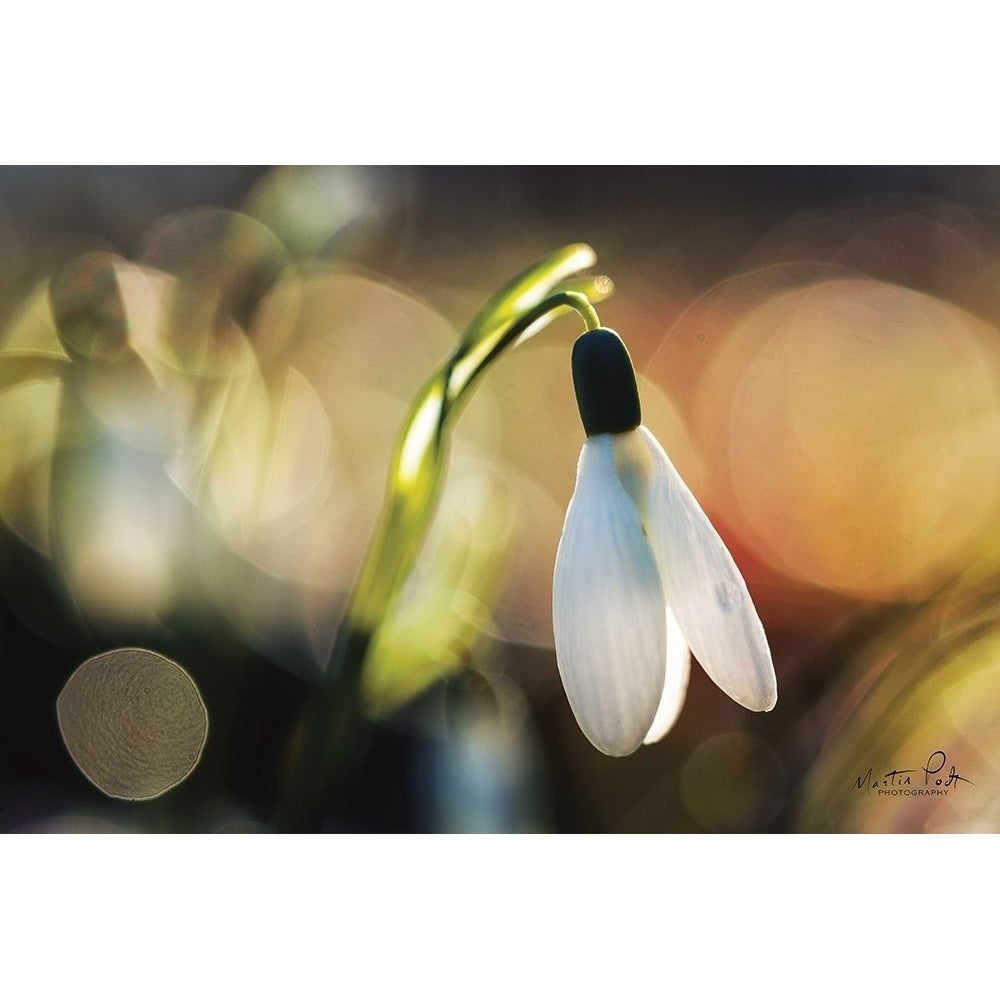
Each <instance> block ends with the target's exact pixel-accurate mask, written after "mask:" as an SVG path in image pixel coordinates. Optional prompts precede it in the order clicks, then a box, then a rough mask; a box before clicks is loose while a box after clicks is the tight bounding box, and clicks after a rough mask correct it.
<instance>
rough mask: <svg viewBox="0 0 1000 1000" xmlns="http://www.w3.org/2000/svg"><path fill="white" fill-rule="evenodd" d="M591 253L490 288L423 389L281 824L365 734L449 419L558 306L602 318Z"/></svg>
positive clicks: (566, 255)
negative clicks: (389, 620) (372, 677)
mask: <svg viewBox="0 0 1000 1000" xmlns="http://www.w3.org/2000/svg"><path fill="white" fill-rule="evenodd" d="M596 259H597V258H596V254H595V253H594V251H593V250H592V249H591V248H590V247H589V246H587V245H586V244H573V245H571V246H567V247H564V248H563V249H561V250H558V251H556V252H554V253H552V254H550V255H549V256H548V257H545V258H544V259H542V260H540V261H539V262H538V263H537V264H535V265H534V266H532V267H531V268H529V269H528V270H526V271H524V272H523V273H521V274H520V275H518V276H517V277H516V278H514V279H513V280H512V281H510V282H509V283H508V284H507V285H506V286H504V288H502V289H501V290H500V291H499V292H498V293H497V294H496V295H494V296H493V297H492V298H491V299H490V300H489V301H488V302H487V303H486V305H485V306H484V307H483V308H482V309H481V310H480V312H479V313H478V314H477V315H476V317H475V318H474V319H473V321H472V323H471V324H470V325H469V327H468V329H467V330H466V331H465V334H464V335H463V337H462V339H461V341H460V342H459V344H458V346H457V347H456V349H455V351H454V353H453V354H452V355H451V357H450V358H448V360H447V361H446V362H445V363H444V365H442V367H441V368H440V370H439V371H438V372H437V373H436V374H435V375H434V376H433V377H432V378H431V379H430V381H428V382H427V383H426V385H425V386H424V387H423V388H422V389H421V390H420V392H419V393H418V395H417V398H416V399H415V400H414V402H413V405H412V407H411V408H410V412H409V415H408V417H407V419H406V422H405V424H404V425H403V428H402V430H401V432H400V435H399V438H398V441H397V443H396V447H395V450H394V452H393V455H392V460H391V462H390V466H389V476H388V482H387V485H386V495H385V501H384V504H383V509H382V512H381V516H380V518H379V521H378V524H377V526H376V528H375V533H374V536H373V538H372V541H371V544H370V546H369V549H368V553H367V555H366V557H365V560H364V563H363V564H362V567H361V571H360V573H359V576H358V579H357V582H356V584H355V587H354V590H353V593H352V595H351V597H350V600H349V601H348V604H347V608H346V611H345V615H344V619H343V622H342V623H341V627H340V630H339V632H338V635H337V640H336V642H335V644H334V649H333V652H332V654H331V657H330V662H329V664H328V667H327V671H326V674H325V677H324V680H323V682H322V683H321V685H320V687H319V688H318V690H317V692H316V695H315V697H314V698H313V699H312V701H311V703H310V704H309V705H308V706H307V708H306V711H305V714H304V716H303V718H302V720H301V722H300V725H299V727H298V729H297V731H296V734H295V737H294V739H293V741H292V745H291V747H290V753H289V755H288V759H287V760H286V765H285V766H286V774H285V785H284V795H283V798H282V800H281V802H280V803H279V808H278V814H277V821H276V827H277V829H279V830H287V831H293V830H315V829H318V828H319V827H320V825H321V823H322V819H323V814H324V811H325V806H326V804H327V802H328V801H329V797H330V795H331V792H332V790H333V789H334V787H335V785H336V782H337V780H338V778H343V777H344V776H345V772H346V770H347V769H348V768H349V767H350V766H351V764H352V763H353V762H354V761H355V760H356V754H357V744H358V742H359V740H360V739H361V737H362V735H363V723H362V712H361V704H360V690H361V683H360V682H361V676H362V671H363V669H364V665H365V659H366V656H367V654H368V651H369V649H370V647H371V644H372V640H373V638H374V636H375V634H376V632H377V630H378V628H379V626H380V624H381V623H382V622H383V621H384V620H385V618H386V616H387V614H388V613H389V611H390V609H391V607H392V605H393V602H394V601H395V599H396V597H397V596H398V594H399V592H400V590H401V589H402V586H403V584H404V583H405V582H406V579H407V578H408V576H409V574H410V571H411V570H412V569H413V566H414V563H415V562H416V559H417V556H418V554H419V552H420V548H421V546H422V544H423V541H424V538H425V537H426V534H427V531H428V529H429V527H430V523H431V520H432V518H433V516H434V511H435V509H436V505H437V500H438V498H439V495H440V492H441V486H442V483H443V480H444V475H445V470H446V466H447V458H448V443H449V434H450V432H451V428H452V426H453V424H454V422H455V420H456V419H457V417H458V416H459V414H460V413H461V412H462V409H463V408H464V406H465V404H466V403H467V402H468V400H469V399H470V398H471V396H472V392H473V390H474V389H475V387H476V385H477V384H478V383H479V380H480V379H481V378H482V376H483V374H484V373H485V371H486V370H487V369H488V368H489V366H490V365H491V364H492V363H493V362H494V361H495V360H496V359H497V358H498V357H499V356H500V355H501V354H502V353H503V352H504V351H505V350H507V348H509V347H512V346H515V345H516V344H518V343H521V342H523V341H524V340H526V339H527V338H529V337H531V336H533V335H534V334H535V333H537V332H538V331H539V330H540V329H541V328H542V327H544V326H545V325H547V324H548V323H550V322H551V321H552V320H553V319H555V318H556V317H557V316H559V315H561V314H564V313H567V312H570V311H575V312H576V313H578V314H579V315H580V317H581V318H582V319H583V320H584V323H585V324H586V327H587V329H588V330H592V329H596V328H598V327H600V320H599V319H598V316H597V313H596V311H595V310H594V308H593V305H592V302H599V301H601V300H602V299H604V298H606V297H607V296H608V295H610V294H611V292H612V289H613V286H612V283H611V281H610V279H608V278H606V277H603V276H601V277H585V276H584V277H581V276H579V272H581V271H582V270H584V269H586V268H588V267H591V266H593V264H594V263H595V262H596Z"/></svg>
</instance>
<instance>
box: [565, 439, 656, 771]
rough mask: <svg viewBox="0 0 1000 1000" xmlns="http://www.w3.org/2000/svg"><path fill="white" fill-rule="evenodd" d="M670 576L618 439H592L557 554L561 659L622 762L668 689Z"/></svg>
mask: <svg viewBox="0 0 1000 1000" xmlns="http://www.w3.org/2000/svg"><path fill="white" fill-rule="evenodd" d="M663 608H664V602H663V590H662V587H661V585H660V575H659V572H658V571H657V568H656V563H655V561H654V559H653V554H652V552H651V551H650V548H649V543H648V542H647V541H646V538H645V536H644V535H643V532H642V525H641V523H640V521H639V514H638V512H637V511H636V508H635V505H634V504H633V503H632V501H631V499H630V498H629V496H628V494H627V493H626V492H625V490H624V489H623V488H622V485H621V483H620V482H619V479H618V473H617V470H616V468H615V459H614V453H613V451H612V446H611V438H610V436H609V435H607V434H599V435H594V436H593V437H590V438H588V439H587V441H586V443H585V444H584V446H583V451H582V452H581V453H580V464H579V467H578V469H577V478H576V490H575V492H574V494H573V499H572V500H571V501H570V505H569V510H568V511H567V512H566V523H565V524H564V525H563V534H562V538H561V540H560V542H559V550H558V552H557V553H556V567H555V575H554V578H553V586H552V626H553V631H554V632H555V640H556V660H557V662H558V664H559V674H560V676H561V677H562V681H563V686H564V687H565V689H566V695H567V697H568V698H569V703H570V707H571V708H572V709H573V714H574V715H575V716H576V720H577V722H578V723H579V724H580V728H581V729H582V730H583V732H584V735H585V736H586V737H587V739H589V740H590V742H591V743H593V744H594V746H595V747H597V749H598V750H600V751H602V752H603V753H606V754H610V755H611V756H615V757H620V756H624V755H625V754H629V753H632V751H633V750H635V749H636V748H637V747H638V746H639V745H640V744H641V743H642V741H643V737H645V735H646V733H647V732H648V731H649V727H650V725H651V724H652V722H653V717H654V715H655V714H656V707H657V704H658V703H659V700H660V694H661V693H662V691H663V681H664V669H665V662H666V645H667V636H666V618H665V615H664V613H663Z"/></svg>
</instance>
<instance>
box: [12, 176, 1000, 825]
mask: <svg viewBox="0 0 1000 1000" xmlns="http://www.w3.org/2000/svg"><path fill="white" fill-rule="evenodd" d="M578 241H584V242H587V243H589V244H591V245H592V246H593V247H594V248H595V250H596V251H597V254H598V265H597V268H596V270H597V271H598V272H599V273H603V274H607V275H609V276H610V277H611V278H612V279H613V280H614V282H615V293H614V295H613V296H612V297H611V298H610V299H609V300H607V301H606V302H604V303H602V304H601V305H600V307H599V311H600V315H601V318H602V320H603V322H604V323H605V325H608V326H611V327H613V328H614V329H616V330H618V332H619V333H620V334H621V335H622V337H623V338H624V339H625V341H626V342H627V343H628V345H629V348H630V350H631V352H632V356H633V358H634V360H635V362H636V367H637V370H638V372H639V374H640V389H641V392H642V396H643V407H644V420H645V422H646V423H647V424H648V425H649V426H650V427H651V429H652V430H653V431H654V432H655V433H656V434H657V436H658V437H659V438H660V440H661V442H662V443H663V444H664V447H665V448H666V449H667V451H668V452H669V453H670V454H671V456H672V458H673V460H674V462H675V464H676V465H677V466H678V468H679V469H680V471H681V473H682V474H683V475H684V476H685V478H686V479H687V481H688V483H689V484H690V485H691V487H692V489H693V490H694V492H695V493H696V495H697V496H698V497H699V499H700V500H701V502H702V504H703V506H704V507H705V508H706V510H707V511H708V512H709V514H710V516H711V517H712V518H713V520H714V522H715V523H716V525H717V527H718V528H719V530H720V533H721V534H722V535H723V537H724V538H725V540H726V542H727V544H728V545H729V547H730V549H731V550H732V552H733V554H734V556H735V557H736V560H737V562H738V564H739V565H740V566H741V568H742V570H743V572H744V576H745V577H746V579H747V582H748V586H749V588H750V591H751V594H752V595H753V597H754V600H755V602H756V604H757V607H758V610H759V611H760V614H761V618H762V620H763V622H764V625H765V629H766V630H767V633H768V636H769V638H770V640H771V645H772V650H773V653H774V662H775V668H776V672H777V676H778V693H779V699H778V705H777V707H776V708H775V710H774V711H773V712H771V713H769V714H767V715H754V714H751V713H747V712H745V711H744V710H743V709H741V708H739V706H737V705H735V704H734V703H733V702H731V701H730V700H729V699H728V698H727V697H726V696H725V695H724V694H723V693H722V692H721V691H719V690H717V689H716V688H715V687H714V686H713V685H712V684H711V682H710V681H709V680H708V679H707V677H706V676H705V675H704V674H703V673H701V672H700V671H699V670H697V668H695V670H693V672H692V679H691V686H690V690H689V694H688V699H687V703H686V705H685V708H684V710H683V712H682V714H681V717H680V720H679V722H678V724H677V726H676V727H675V729H674V730H673V732H672V733H670V734H669V735H668V736H667V738H666V739H664V740H663V741H662V742H661V743H659V744H657V745H655V746H653V747H649V748H644V749H642V750H641V751H640V752H638V753H636V754H635V755H633V756H632V757H629V758H626V759H608V758H604V757H602V756H601V755H600V754H599V753H597V752H596V751H595V750H593V748H592V747H591V746H590V744H589V743H588V742H587V740H586V739H585V738H584V737H583V736H582V734H581V733H580V732H579V731H578V730H577V728H576V725H575V722H574V720H573V717H572V715H571V713H570V711H569V708H568V705H567V703H566V700H565V696H564V695H563V692H562V690H561V687H560V685H559V679H558V674H557V672H556V667H555V660H554V654H553V651H552V640H551V613H550V587H551V572H552V565H553V560H554V555H555V549H556V544H557V542H558V538H559V532H560V529H561V525H562V517H563V514H564V511H565V506H566V503H567V502H568V500H569V497H570V495H571V493H572V489H573V483H574V475H575V466H576V460H577V456H578V453H579V448H580V444H581V442H582V430H581V428H580V425H579V420H578V417H577V414H576V408H575V404H574V401H573V391H572V384H571V382H570V376H569V347H570V345H571V343H572V341H573V339H574V338H575V337H576V335H577V334H578V333H579V332H580V328H579V324H578V323H577V322H575V321H574V320H572V319H561V320H559V321H558V322H557V323H555V324H553V325H552V326H551V327H550V328H548V329H546V330H545V331H543V332H542V333H541V334H540V335H539V336H538V337H536V338H535V339H534V340H532V341H529V342H528V343H527V344H525V345H524V346H523V347H519V348H517V349H516V350H514V351H512V352H510V353H509V354H508V355H506V356H505V357H504V358H502V359H501V360H500V361H499V362H498V364H497V366H496V367H495V368H494V369H492V370H491V372H490V374H489V375H488V376H487V378H486V379H485V381H484V383H483V385H482V387H481V388H480V390H479V391H478V393H477V395H476V397H475V399H474V400H473V401H472V403H471V404H470V405H469V407H468V409H467V411H466V412H465V413H464V414H463V416H462V417H461V419H460V421H459V424H458V426H457V429H456V433H455V437H454V442H453V451H452V458H451V462H450V467H449V472H448V478H447V486H446V489H445V492H444V495H443V497H442V505H441V509H440V511H439V513H438V516H437V517H436V519H435V523H434V527H433V529H432V531H431V535H430V537H429V538H428V540H427V544H426V546H425V548H424V550H423V553H422V555H421V559H420V562H419V564H418V566H417V569H416V571H415V573H414V576H413V578H412V580H411V581H410V584H409V585H408V587H407V589H406V590H405V592H404V594H403V597H402V599H401V601H400V603H399V604H398V606H397V607H396V608H395V609H394V611H393V614H392V616H391V618H390V619H389V620H387V621H386V623H385V625H384V627H383V629H382V631H381V632H380V633H379V637H378V640H377V643H376V645H375V648H374V651H373V656H372V659H371V661H370V663H369V664H368V669H367V671H366V674H365V678H364V702H365V706H366V712H367V715H368V718H369V719H370V720H371V723H372V726H371V728H370V730H369V731H368V732H367V734H366V736H365V737H364V741H363V746H360V747H359V750H358V754H357V759H356V760H354V761H353V762H352V766H351V770H350V773H349V775H348V779H347V780H346V781H345V782H343V783H342V784H341V785H340V786H339V787H338V788H337V790H336V792H335V794H334V795H333V796H332V798H331V801H330V803H329V808H328V813H327V820H326V826H325V828H326V829H328V830H332V831H338V830H339V831H392V832H410V831H412V832H429V831H455V832H460V831H528V832H533V831H555V832H701V831H705V832H757V831H761V832H827V831H829V832H880V831H886V832H889V831H891V832H948V831H951V832H962V831H992V830H995V829H996V828H997V825H998V823H1000V799H998V796H997V794H996V793H997V789H998V781H1000V774H998V769H1000V735H998V734H1000V726H998V725H997V722H998V721H1000V720H998V718H997V717H998V715H1000V708H998V705H1000V662H998V657H997V654H998V652H1000V628H998V609H1000V599H998V598H1000V546H998V544H997V542H998V540H1000V532H998V526H1000V522H998V514H1000V170H996V169H986V168H982V169H980V168H916V167H908V168H889V167H867V168H861V167H857V168H816V167H802V168H793V167H783V168H766V167H744V168H736V167H713V168H694V167H685V168H673V167H662V168H653V167H642V168H627V167H601V168H589V167H587V168H584V167H531V168H528V167H523V168H521V167H503V168H494V167H419V168H409V167H406V168H404V167H380V168H323V169H320V168H287V167H283V168H249V167H240V168H234V167H225V168H186V167H185V168H181V167H136V168H121V167H115V168H110V167H85V168H62V167H58V168H57V167H52V168H41V167H18V168H3V169H0V259H2V261H3V267H2V268H0V710H2V712H3V725H2V726H0V828H2V829H4V830H6V831H14V830H31V831H36V830H39V831H40V830H109V831H110V830H128V831H144V830H149V831H216V830H220V831H233V832H236V831H251V832H252V831H265V830H267V828H268V823H269V822H270V818H271V816H272V815H273V812H274V807H275V802H276V799H277V796H278V794H279V789H280V786H281V783H282V781H283V780H285V778H286V776H285V775H284V774H283V760H284V756H285V754H286V752H287V747H288V744H289V740H290V739H292V735H293V730H294V725H295V721H296V719H297V718H298V715H299V712H300V711H301V708H302V706H303V704H304V703H305V700H306V699H307V698H308V696H309V693H310V691H311V690H312V689H313V688H314V686H315V684H316V682H317V680H318V678H319V677H320V675H321V673H322V670H323V665H324V663H325V661H326V657H327V655H328V653H329V651H330V648H331V646H332V642H333V637H334V635H335V633H336V628H337V624H338V621H339V618H340V615H341V613H342V611H343V606H344V603H345V600H346V597H347V594H348V592H349V588H350V585H351V582H352V580H353V578H354V575H355V573H356V571H357V569H358V566H359V563H360V560H361V558H362V555H363V553H364V550H365V546H366V543H367V540H368V536H369V533H370V531H371V529H372V526H373V524H374V521H375V517H376V515H377V512H378V505H379V502H380V498H381V495H382V489H383V484H384V478H385V474H386V469H387V467H388V462H389V457H390V452H391V448H392V444H393V441H394V439H395V435H396V432H397V430H398V428H399V426H400V423H401V421H402V420H403V417H404V415H405V412H406V407H407V405H408V402H409V401H410V399H412V397H413V395H414V394H415V393H416V391H417V390H418V389H419V387H420V385H421V384H422V383H423V382H424V380H425V379H426V378H428V377H429V376H430V374H431V373H432V372H433V370H434V369H435V368H436V367H437V366H438V365H439V364H440V363H441V361H442V360H443V359H444V358H445V357H446V356H447V355H448V353H449V352H450V350H451V349H452V347H453V346H454V343H455V341H456V338H457V337H458V336H460V334H461V331H462V329H463V326H464V324H465V323H466V322H468V320H469V319H470V318H471V317H472V315H473V314H474V313H475V312H476V310H477V309H478V308H479V306H480V305H481V304H482V303H483V302H484V301H485V299H486V298H487V297H489V296H490V295H491V294H492V293H493V292H494V291H495V290H496V289H497V288H499V286H500V285H502V284H503V283H504V282H505V281H506V280H507V279H508V278H510V277H511V276H512V275H513V274H515V273H517V272H519V271H520V270H522V269H523V268H524V267H526V266H527V265H528V264H530V263H531V262H532V261H533V260H535V259H536V258H538V257H540V256H542V255H544V254H546V253H547V252H549V251H551V250H553V249H554V248H557V247H559V246H562V245H564V244H567V243H573V242H578ZM122 648H126V649H130V648H141V649H146V650H150V651H152V652H154V653H157V654H159V658H157V661H156V662H157V667H156V669H157V671H158V672H157V673H156V674H155V678H154V681H155V682H154V681H151V680H150V679H149V677H148V676H147V675H146V674H144V673H143V672H142V671H141V670H140V669H139V668H138V667H137V666H136V664H137V662H138V661H136V659H135V657H134V656H133V657H131V658H128V657H126V658H125V659H124V660H123V659H122V657H121V656H119V655H118V654H114V653H113V651H114V650H117V649H122ZM108 654H111V655H110V656H109V655H108ZM160 658H165V659H166V661H169V664H172V666H168V667H164V666H163V663H162V660H161V659H160ZM84 663H88V664H89V666H88V671H87V673H86V677H88V678H89V681H88V683H87V684H82V683H74V684H73V685H70V686H67V682H68V681H70V679H71V677H72V678H74V680H77V679H79V678H80V676H81V675H80V674H74V671H77V669H78V668H80V667H81V665H82V664H84ZM150 663H152V661H150ZM140 665H141V664H140ZM99 670H103V671H104V674H103V676H98V672H99ZM129 671H132V672H131V673H130V672H129ZM192 685H193V688H194V690H195V691H196V694H192ZM57 702H58V704H59V711H58V712H57ZM134 704H140V705H141V706H142V710H143V711H144V712H147V713H148V721H149V724H150V725H153V726H154V728H156V731H157V732H161V733H162V734H164V736H163V745H162V747H161V750H158V751H157V752H158V753H160V752H162V754H165V755H166V756H165V757H163V758H162V759H161V758H159V757H158V758H157V767H158V768H161V770H162V781H161V782H160V784H157V785H156V789H155V790H156V791H157V792H159V789H160V788H161V787H162V784H164V783H165V784H167V786H168V789H167V790H166V791H164V792H162V794H158V795H157V796H156V797H153V798H149V799H148V800H145V792H141V793H139V794H134V796H133V797H135V798H137V799H143V800H142V801H135V802H130V801H127V800H122V799H120V798H113V797H109V796H108V795H105V794H104V793H102V791H100V790H99V788H98V787H97V786H102V787H105V788H108V787H113V788H115V789H121V788H125V789H128V788H129V787H130V786H129V784H128V781H129V776H128V774H125V773H123V772H122V767H123V766H124V765H122V764H121V763H120V762H118V761H117V760H116V758H115V756H114V753H112V751H110V750H108V748H107V747H108V743H107V741H108V740H111V741H112V742H113V741H114V739H116V738H118V736H120V734H121V733H122V732H124V731H126V730H127V725H128V722H129V721H134V717H135V715H134V713H130V714H128V720H126V721H123V716H122V713H121V709H122V706H123V705H134ZM202 712H204V713H205V714H206V715H207V738H206V737H205V733H204V719H203V717H202V714H201V713H202ZM143 718H147V717H146V716H143ZM67 720H83V723H82V728H81V730H80V731H81V732H89V733H94V734H96V735H95V739H96V742H95V743H93V744H92V745H91V744H88V745H87V746H86V747H83V748H81V747H79V746H77V745H76V744H75V743H74V739H75V737H73V736H71V735H70V729H69V728H68V726H69V723H68V722H67ZM75 731H76V730H73V732H75ZM177 732H182V733H184V734H186V736H185V740H184V741H182V743H183V745H178V743H177V741H176V740H175V739H174V734H176V733H177ZM109 734H110V735H109ZM102 740H103V741H104V742H102ZM202 744H203V746H202ZM140 751H141V748H140V749H139V750H137V751H136V753H139V752H140ZM172 755H175V756H176V759H174V756H172ZM168 758H169V759H168ZM74 760H76V761H77V763H79V764H80V767H81V768H84V769H87V768H90V770H88V772H87V773H88V777H90V778H91V781H88V780H87V778H86V777H84V775H83V774H82V773H81V770H80V769H78V767H77V765H76V764H75V763H74ZM88 761H89V762H90V763H88ZM95 762H96V763H95ZM95 768H96V770H95ZM160 773H161V771H160V770H158V771H157V774H158V775H159V774H160ZM91 782H94V783H91ZM102 782H103V783H104V784H103V785H102ZM171 782H175V783H174V784H171ZM177 782H179V783H177ZM116 794H122V793H121V792H120V791H119V792H118V793H116ZM127 797H128V795H127V793H126V798H127Z"/></svg>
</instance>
